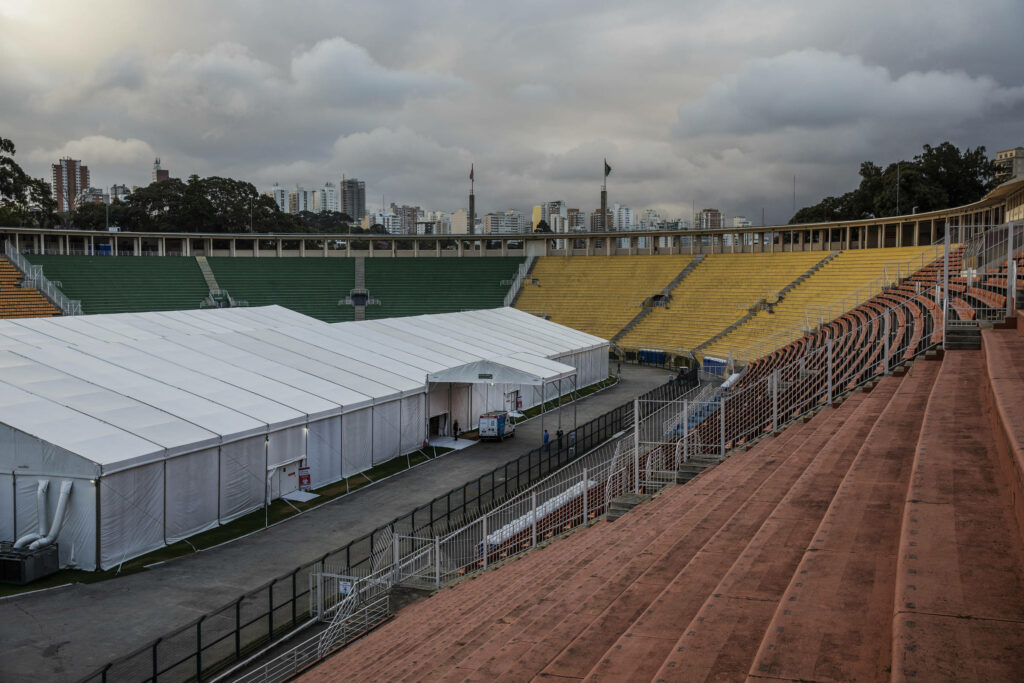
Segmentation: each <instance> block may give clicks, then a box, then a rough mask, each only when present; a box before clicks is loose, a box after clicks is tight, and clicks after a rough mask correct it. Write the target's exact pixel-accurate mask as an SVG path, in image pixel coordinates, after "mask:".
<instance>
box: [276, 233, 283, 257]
mask: <svg viewBox="0 0 1024 683" xmlns="http://www.w3.org/2000/svg"><path fill="white" fill-rule="evenodd" d="M283 253H284V240H283V239H281V238H280V237H278V238H277V255H278V256H281V254H283Z"/></svg>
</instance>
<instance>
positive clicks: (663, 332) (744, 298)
mask: <svg viewBox="0 0 1024 683" xmlns="http://www.w3.org/2000/svg"><path fill="white" fill-rule="evenodd" d="M828 255H829V252H822V251H808V252H780V253H774V254H772V253H764V254H711V255H709V256H706V257H705V258H704V260H703V261H701V263H700V264H699V265H698V266H697V267H696V268H694V269H693V271H692V272H691V273H690V274H689V275H687V276H686V277H685V278H684V279H683V281H682V282H680V283H679V285H678V286H677V287H676V288H675V289H674V290H673V291H672V299H671V301H670V302H669V304H668V306H667V307H657V308H654V309H652V310H651V314H650V315H648V316H647V317H646V318H644V319H643V320H642V321H641V322H640V324H639V325H637V326H636V327H635V328H633V329H632V330H630V331H629V333H627V334H626V335H625V336H624V337H623V338H622V339H621V340H620V342H619V346H620V347H622V348H623V349H644V348H653V349H665V350H680V349H681V350H693V349H695V348H696V347H697V346H699V345H700V344H702V343H704V342H706V341H708V340H709V339H711V338H712V337H714V336H715V335H716V334H718V333H719V332H721V331H722V330H724V329H725V328H727V327H728V326H729V325H732V324H733V323H735V322H736V321H738V320H739V319H740V318H742V317H743V316H744V315H746V314H747V313H748V312H749V310H750V309H751V308H753V307H755V306H758V305H759V304H763V303H764V302H766V301H772V300H774V297H775V296H776V295H777V294H778V292H779V291H780V290H781V289H783V288H784V287H786V285H788V284H790V283H791V282H793V281H794V280H796V279H797V278H798V277H800V276H801V275H802V274H804V273H806V272H807V271H808V270H810V269H811V268H813V267H814V265H815V264H817V263H819V262H820V261H821V260H822V259H824V258H825V257H827V256H828Z"/></svg>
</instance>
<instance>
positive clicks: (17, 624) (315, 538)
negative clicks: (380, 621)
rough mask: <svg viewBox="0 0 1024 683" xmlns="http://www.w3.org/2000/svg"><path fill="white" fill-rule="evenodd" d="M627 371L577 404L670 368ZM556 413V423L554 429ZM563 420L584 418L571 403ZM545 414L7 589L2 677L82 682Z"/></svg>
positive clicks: (1, 604)
mask: <svg viewBox="0 0 1024 683" xmlns="http://www.w3.org/2000/svg"><path fill="white" fill-rule="evenodd" d="M622 375H623V376H622V381H620V382H619V383H618V384H617V385H616V386H614V387H612V388H610V389H606V390H605V391H603V392H601V393H598V394H595V395H592V396H588V397H586V398H585V399H583V400H581V401H580V402H579V403H578V405H577V411H578V412H577V419H578V422H579V424H583V423H584V422H587V421H588V420H591V419H593V418H595V417H597V416H599V415H601V414H603V413H605V412H607V411H609V410H611V409H612V408H615V407H616V406H619V405H621V404H622V403H625V402H626V401H628V400H630V399H632V398H633V397H635V396H637V395H639V394H642V393H644V392H646V391H648V390H650V389H652V388H654V387H656V386H658V385H660V384H662V383H664V382H665V381H666V380H667V379H668V378H669V373H668V372H667V371H665V370H659V369H652V368H642V367H634V366H623V368H622ZM555 419H556V418H555V416H554V414H553V413H549V414H548V416H546V417H545V424H544V426H545V427H547V428H548V430H549V432H550V433H551V434H554V432H555V428H554V425H555V424H556V423H555ZM562 420H563V429H567V428H569V427H571V425H572V406H568V407H564V408H563V414H562ZM541 434H542V427H541V421H540V419H539V418H535V419H533V420H530V421H528V422H525V423H522V424H520V425H518V426H517V428H516V436H515V438H513V439H509V440H506V441H503V442H501V443H495V442H488V443H480V444H476V445H473V446H470V447H468V448H464V449H462V450H459V451H456V452H453V453H450V454H448V455H446V456H444V457H441V458H438V459H437V460H435V461H433V462H428V463H425V464H423V465H421V466H419V467H416V468H413V469H411V470H407V471H405V472H402V473H400V474H397V475H395V476H393V477H391V478H389V479H387V480H385V481H381V482H379V483H377V484H374V485H373V486H368V487H365V488H363V489H360V490H359V491H356V492H354V493H352V494H351V495H348V496H344V497H342V498H338V499H336V500H334V501H331V502H329V503H328V504H326V505H323V506H321V507H319V508H317V509H315V510H311V511H309V512H307V513H305V514H303V515H299V516H296V517H293V518H291V519H289V520H287V521H285V522H283V523H281V524H278V525H277V526H274V527H271V528H269V529H265V530H263V531H260V532H257V533H255V534H251V535H249V536H246V537H244V538H241V539H238V540H236V541H233V542H231V543H228V544H225V545H222V546H219V547H217V548H211V549H209V550H206V551H203V552H200V553H196V554H193V555H187V556H185V557H181V558H178V559H175V560H172V561H170V562H167V563H165V564H162V565H160V566H157V567H153V568H151V569H148V570H146V571H143V572H139V573H136V574H131V575H128V576H124V577H121V578H117V579H112V580H110V581H103V582H100V583H93V584H75V585H72V586H68V587H64V588H58V589H53V590H48V591H44V592H40V593H34V594H30V595H23V596H17V597H12V598H8V599H4V600H0V661H2V664H0V681H5V682H6V681H40V680H45V681H75V680H79V679H80V678H82V677H83V676H86V675H88V674H90V673H92V672H93V671H94V670H96V669H97V668H99V667H101V666H103V665H104V664H106V663H107V662H109V661H110V660H112V659H116V658H118V657H121V656H123V655H127V654H130V653H132V652H134V651H135V650H137V649H139V648H141V647H144V646H146V645H148V644H149V643H151V642H152V641H154V640H156V639H157V638H159V637H161V636H163V635H165V634H166V633H168V632H169V631H172V630H174V629H176V628H178V627H181V626H183V625H185V624H188V623H190V622H192V621H194V620H196V619H198V618H199V617H200V616H202V615H203V614H205V613H207V612H209V611H210V610H212V609H216V608H218V607H220V606H222V605H224V604H226V603H228V602H229V601H231V600H233V599H235V598H237V597H238V596H240V595H242V594H243V593H245V592H247V591H249V590H252V589H254V588H257V587H259V586H261V585H263V584H265V583H266V582H268V581H270V580H272V579H273V578H275V577H277V576H280V575H282V574H284V573H286V572H289V571H291V570H293V569H294V568H295V567H296V566H298V565H300V564H303V563H305V562H309V561H312V560H314V559H317V558H319V557H321V556H323V555H324V553H326V552H328V551H330V550H333V549H335V548H338V547H341V546H344V545H345V544H346V543H348V542H349V541H351V540H353V539H356V538H359V537H360V536H363V535H364V534H367V533H369V532H370V531H373V530H374V529H376V528H377V527H379V526H381V525H383V524H386V523H388V522H390V521H391V520H392V519H394V518H396V517H398V516H400V515H402V514H404V513H406V512H408V511H410V510H412V509H413V508H415V507H416V506H418V505H421V504H423V503H427V502H430V501H431V500H433V499H434V498H435V497H437V496H439V495H441V494H443V493H446V492H448V491H449V490H451V489H452V488H454V487H456V486H459V485H461V484H464V483H465V482H467V481H470V480H473V479H476V478H477V477H479V476H481V475H483V474H485V473H487V472H489V471H491V470H493V469H494V468H495V467H498V466H500V465H503V464H504V463H506V462H509V461H511V460H514V459H515V458H517V457H519V456H520V455H522V454H523V453H525V452H526V451H528V450H530V449H532V448H535V447H536V446H538V445H540V443H541Z"/></svg>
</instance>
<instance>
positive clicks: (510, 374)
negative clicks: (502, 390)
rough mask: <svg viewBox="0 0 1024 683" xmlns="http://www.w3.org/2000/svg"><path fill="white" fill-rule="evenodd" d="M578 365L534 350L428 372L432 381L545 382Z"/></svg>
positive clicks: (567, 373) (573, 370)
mask: <svg viewBox="0 0 1024 683" xmlns="http://www.w3.org/2000/svg"><path fill="white" fill-rule="evenodd" d="M575 374H576V368H574V367H573V366H571V365H566V364H565V363H559V362H557V361H553V360H549V359H547V358H543V357H541V356H535V355H533V354H530V353H516V354H512V355H509V356H501V357H500V358H493V359H491V360H478V361H473V362H472V363H466V364H464V365H457V366H455V367H452V368H448V369H447V370H441V371H440V372H432V373H430V374H429V375H427V380H428V381H430V382H458V383H466V384H543V383H544V382H553V381H556V380H560V379H564V378H566V377H572V376H573V375H575Z"/></svg>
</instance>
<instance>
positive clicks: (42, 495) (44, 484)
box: [14, 479, 50, 548]
mask: <svg viewBox="0 0 1024 683" xmlns="http://www.w3.org/2000/svg"><path fill="white" fill-rule="evenodd" d="M49 488H50V480H49V479H40V480H39V486H38V487H37V488H36V518H37V519H38V520H39V533H36V534H25V535H24V536H22V537H21V538H19V539H18V540H17V541H15V543H14V547H15V548H24V547H25V546H27V545H28V544H29V543H31V542H32V541H35V540H36V539H39V538H42V537H43V536H45V535H46V491H47V489H49Z"/></svg>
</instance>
